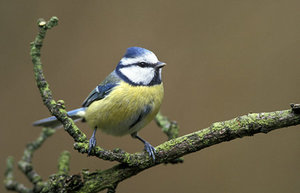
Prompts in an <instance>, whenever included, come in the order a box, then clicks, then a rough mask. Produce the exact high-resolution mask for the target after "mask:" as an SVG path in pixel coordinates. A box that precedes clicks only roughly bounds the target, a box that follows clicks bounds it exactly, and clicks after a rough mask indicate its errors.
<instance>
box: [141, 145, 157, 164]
mask: <svg viewBox="0 0 300 193" xmlns="http://www.w3.org/2000/svg"><path fill="white" fill-rule="evenodd" d="M144 144H145V150H146V151H147V152H148V154H149V156H150V157H152V159H153V161H155V153H156V150H155V148H154V147H153V146H152V145H151V144H150V143H148V142H147V141H145V142H144Z"/></svg>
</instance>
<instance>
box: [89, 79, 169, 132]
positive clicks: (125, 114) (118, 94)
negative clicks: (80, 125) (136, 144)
mask: <svg viewBox="0 0 300 193" xmlns="http://www.w3.org/2000/svg"><path fill="white" fill-rule="evenodd" d="M163 95H164V90H163V84H162V83H161V84H160V85H154V86H131V85H130V84H128V83H126V82H121V83H120V84H119V85H118V86H116V87H114V88H113V90H112V91H111V92H110V94H109V95H108V96H106V97H105V98H104V99H102V100H98V101H95V102H93V103H92V104H91V105H90V106H89V107H88V109H87V110H86V114H85V119H86V121H87V122H88V124H89V126H90V127H91V128H92V129H94V128H96V127H97V128H98V129H101V130H102V131H104V132H105V133H108V134H111V135H116V136H122V135H126V134H131V133H133V132H136V131H139V130H140V129H142V128H143V127H144V126H145V125H146V124H148V123H149V122H150V121H151V120H153V118H154V117H155V115H156V114H157V113H158V111H159V108H160V105H161V102H162V99H163ZM146 107H150V108H149V109H150V111H149V112H147V114H146V115H145V116H144V117H143V118H142V119H141V120H140V121H138V122H137V123H136V124H134V125H133V123H135V122H136V121H137V120H138V119H139V116H140V115H141V113H142V112H143V111H144V109H145V108H146Z"/></svg>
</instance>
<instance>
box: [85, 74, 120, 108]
mask: <svg viewBox="0 0 300 193" xmlns="http://www.w3.org/2000/svg"><path fill="white" fill-rule="evenodd" d="M120 81H121V79H120V77H119V76H118V75H117V74H116V73H115V71H113V72H112V73H111V74H110V75H108V76H107V77H106V78H105V79H104V81H103V82H101V83H100V84H99V85H98V86H96V88H95V89H94V90H92V92H91V93H90V94H89V96H88V97H87V98H86V99H85V100H84V102H83V103H82V106H83V107H88V106H89V105H90V104H92V103H93V102H94V101H97V100H101V99H103V98H104V97H106V96H107V95H108V94H109V93H110V92H111V91H112V89H113V88H114V87H115V86H117V85H118V84H119V82H120Z"/></svg>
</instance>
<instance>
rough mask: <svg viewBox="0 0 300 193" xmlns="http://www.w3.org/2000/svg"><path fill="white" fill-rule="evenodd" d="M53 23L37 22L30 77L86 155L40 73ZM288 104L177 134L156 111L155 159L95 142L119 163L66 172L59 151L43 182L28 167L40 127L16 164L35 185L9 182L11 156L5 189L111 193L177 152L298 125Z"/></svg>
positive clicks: (299, 118) (295, 109)
mask: <svg viewBox="0 0 300 193" xmlns="http://www.w3.org/2000/svg"><path fill="white" fill-rule="evenodd" d="M57 24H58V19H57V18H56V17H52V18H51V19H50V20H49V21H48V22H46V21H45V20H43V19H40V20H39V21H38V26H39V33H38V35H37V36H36V38H35V40H34V42H32V43H31V52H30V54H31V56H32V62H33V64H34V75H35V79H36V83H37V86H38V88H39V90H40V93H41V96H42V99H43V101H44V104H45V105H46V106H47V108H48V109H49V111H50V112H51V114H53V115H54V116H56V117H57V119H58V120H59V121H61V123H62V124H63V126H64V128H65V130H66V131H67V132H68V133H69V135H70V136H71V137H72V138H73V139H74V141H75V144H74V148H75V149H76V150H77V151H79V152H81V153H87V150H88V140H87V138H86V135H85V134H84V133H83V132H82V131H81V130H80V129H79V128H78V127H77V126H76V125H75V124H74V122H73V121H72V119H70V118H69V117H68V116H67V113H66V110H65V107H64V102H63V101H62V100H60V101H58V102H56V101H55V100H54V99H53V96H52V92H51V90H50V87H49V84H48V83H47V81H46V79H45V77H44V75H43V70H42V63H41V58H40V56H41V48H42V45H43V40H44V38H45V35H46V32H47V30H48V29H51V28H53V27H54V26H56V25H57ZM291 107H292V108H291V109H288V110H283V111H275V112H268V113H251V114H248V115H244V116H239V117H236V118H234V119H231V120H228V121H221V122H216V123H213V124H212V125H211V126H210V127H208V128H205V129H202V130H199V131H196V132H194V133H190V134H187V135H185V136H181V137H178V129H179V126H178V125H177V123H176V122H174V121H169V120H168V119H167V117H165V116H163V115H161V114H160V113H159V114H158V115H157V116H156V122H157V124H158V125H159V126H160V127H161V128H162V131H163V132H164V133H165V134H166V135H167V136H168V141H166V142H164V143H163V144H161V145H159V146H157V147H156V150H157V153H156V159H155V162H154V161H153V159H151V158H150V157H149V156H148V154H147V153H146V152H138V153H134V154H130V153H127V152H125V151H122V150H121V149H115V150H113V151H110V150H105V149H103V148H101V147H98V146H97V147H96V148H95V150H94V151H93V152H92V155H93V156H96V157H98V158H100V159H104V160H109V161H118V162H120V164H117V165H116V166H114V167H112V168H109V169H106V170H102V171H100V170H99V171H96V172H89V171H88V170H83V171H82V173H81V174H78V175H69V174H68V173H69V161H70V155H69V152H63V153H62V154H61V156H60V158H59V163H58V173H57V174H53V175H52V176H50V178H49V180H47V181H45V182H43V181H42V178H41V177H40V176H39V175H38V174H37V173H36V172H35V171H34V170H33V166H32V164H31V159H32V156H33V152H34V151H35V150H36V149H37V148H39V147H40V146H41V144H42V143H43V142H44V141H45V139H46V138H47V137H49V136H51V134H53V132H54V131H55V130H51V129H47V128H45V129H43V131H42V134H41V136H40V137H39V138H38V139H37V140H36V141H35V142H33V143H31V144H29V145H28V146H27V148H26V150H25V151H24V156H23V158H22V160H21V161H20V162H19V168H20V169H21V171H23V173H24V174H25V175H26V176H27V178H28V179H29V180H30V181H31V182H32V184H33V186H34V187H33V188H32V189H29V188H26V187H25V186H24V185H22V184H20V183H18V182H16V181H15V180H14V177H13V158H11V157H9V158H8V159H7V169H6V173H5V185H6V188H7V189H9V190H14V191H16V192H22V193H23V192H24V193H25V192H75V191H76V192H84V193H87V192H99V191H101V190H104V189H107V190H108V192H115V190H116V187H117V185H118V183H120V182H122V181H123V180H125V179H127V178H130V177H132V176H134V175H136V174H138V173H140V172H142V171H143V170H145V169H148V168H151V167H153V166H155V165H158V164H162V163H178V162H182V159H181V157H182V156H184V155H186V154H189V153H192V152H196V151H199V150H201V149H204V148H207V147H210V146H213V145H215V144H218V143H222V142H225V141H230V140H234V139H237V138H241V137H244V136H252V135H254V134H256V133H268V132H270V131H272V130H275V129H279V128H284V127H289V126H293V125H298V124H300V115H299V113H300V110H299V109H300V105H298V104H293V105H291Z"/></svg>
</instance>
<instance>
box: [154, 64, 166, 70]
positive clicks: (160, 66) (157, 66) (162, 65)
mask: <svg viewBox="0 0 300 193" xmlns="http://www.w3.org/2000/svg"><path fill="white" fill-rule="evenodd" d="M165 65H167V64H166V63H164V62H157V64H156V65H155V68H157V69H159V68H162V67H164V66H165Z"/></svg>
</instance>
